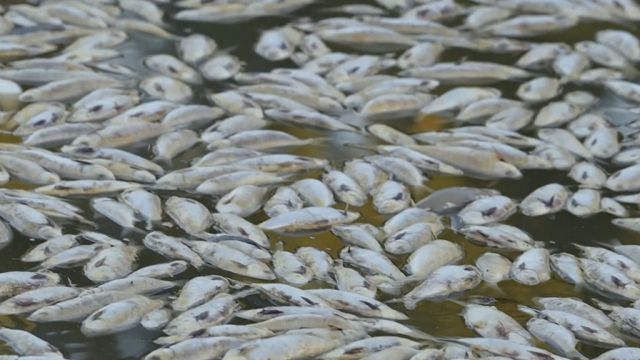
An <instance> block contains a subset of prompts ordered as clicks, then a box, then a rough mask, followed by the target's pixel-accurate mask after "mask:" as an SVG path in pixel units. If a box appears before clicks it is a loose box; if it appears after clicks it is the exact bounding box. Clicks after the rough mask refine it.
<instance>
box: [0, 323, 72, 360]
mask: <svg viewBox="0 0 640 360" xmlns="http://www.w3.org/2000/svg"><path fill="white" fill-rule="evenodd" d="M0 340H2V342H3V343H5V344H6V345H7V346H8V347H9V348H11V350H13V351H14V352H15V353H17V354H20V355H21V356H20V357H26V358H30V357H32V356H33V357H36V358H38V357H44V358H54V359H56V358H62V353H61V352H60V350H58V349H57V348H56V347H55V346H53V345H51V344H50V343H48V342H46V341H45V340H42V339H40V338H39V337H37V336H35V335H33V334H31V333H29V332H27V331H24V330H17V329H9V328H5V327H3V328H0Z"/></svg>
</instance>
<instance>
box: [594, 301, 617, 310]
mask: <svg viewBox="0 0 640 360" xmlns="http://www.w3.org/2000/svg"><path fill="white" fill-rule="evenodd" d="M591 301H592V302H593V303H594V304H596V305H598V307H599V308H600V309H602V310H604V311H612V310H613V309H614V306H613V305H610V304H607V303H605V302H604V301H601V300H598V299H595V298H592V299H591Z"/></svg>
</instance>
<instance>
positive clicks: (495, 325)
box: [460, 304, 533, 345]
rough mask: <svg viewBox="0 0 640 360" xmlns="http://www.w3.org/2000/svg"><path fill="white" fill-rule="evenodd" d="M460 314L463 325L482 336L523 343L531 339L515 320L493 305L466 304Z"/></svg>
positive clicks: (527, 343)
mask: <svg viewBox="0 0 640 360" xmlns="http://www.w3.org/2000/svg"><path fill="white" fill-rule="evenodd" d="M460 315H462V317H463V318H464V323H465V325H466V326H467V327H468V328H470V329H471V330H473V331H475V332H476V333H477V334H479V335H480V336H482V337H485V338H491V339H504V340H509V341H513V342H515V343H519V344H523V345H529V344H530V343H531V341H532V340H533V339H532V337H531V335H530V334H529V332H528V331H527V330H525V329H524V328H523V327H522V326H521V325H520V324H518V322H517V321H515V320H514V319H513V318H512V317H511V316H509V315H507V314H505V313H504V312H502V311H500V310H498V309H497V308H496V307H495V306H484V305H476V304H466V305H464V308H463V309H462V312H461V313H460Z"/></svg>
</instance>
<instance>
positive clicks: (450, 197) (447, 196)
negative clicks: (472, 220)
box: [416, 187, 498, 214]
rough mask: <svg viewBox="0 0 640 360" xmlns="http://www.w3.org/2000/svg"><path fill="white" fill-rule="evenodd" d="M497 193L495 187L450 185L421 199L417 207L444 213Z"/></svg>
mask: <svg viewBox="0 0 640 360" xmlns="http://www.w3.org/2000/svg"><path fill="white" fill-rule="evenodd" d="M495 195H498V192H497V191H496V190H493V189H480V188H471V187H448V188H444V189H440V190H437V191H435V192H433V193H431V194H429V196H427V197H425V198H424V199H422V200H420V201H419V202H418V203H417V204H416V207H419V208H422V209H426V210H430V211H434V212H436V213H438V214H444V213H448V212H450V211H455V210H457V209H460V208H462V207H463V206H466V205H467V204H469V203H471V202H473V201H475V200H479V199H480V198H484V197H489V196H495Z"/></svg>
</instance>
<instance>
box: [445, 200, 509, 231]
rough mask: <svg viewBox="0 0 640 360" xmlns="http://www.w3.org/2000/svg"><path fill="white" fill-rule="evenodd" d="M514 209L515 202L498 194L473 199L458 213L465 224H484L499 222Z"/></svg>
mask: <svg viewBox="0 0 640 360" xmlns="http://www.w3.org/2000/svg"><path fill="white" fill-rule="evenodd" d="M515 211H516V204H515V203H514V202H513V201H512V200H511V199H509V198H508V197H506V196H502V195H498V196H491V197H486V198H482V199H479V200H475V201H473V202H472V203H470V204H469V205H467V206H465V207H464V208H463V209H462V210H460V212H459V213H458V215H457V216H458V217H459V218H460V220H461V221H462V222H463V223H464V224H467V225H484V224H488V223H492V222H499V221H501V220H504V219H506V218H508V217H509V216H511V215H512V214H513V213H515Z"/></svg>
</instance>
